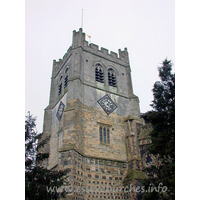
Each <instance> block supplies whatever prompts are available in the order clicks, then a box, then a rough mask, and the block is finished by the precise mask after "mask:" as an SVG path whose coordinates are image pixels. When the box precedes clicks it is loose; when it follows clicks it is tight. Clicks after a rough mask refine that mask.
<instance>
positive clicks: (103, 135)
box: [99, 126, 110, 144]
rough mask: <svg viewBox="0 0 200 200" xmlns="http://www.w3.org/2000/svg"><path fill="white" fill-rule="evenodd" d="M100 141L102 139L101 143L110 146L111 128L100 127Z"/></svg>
mask: <svg viewBox="0 0 200 200" xmlns="http://www.w3.org/2000/svg"><path fill="white" fill-rule="evenodd" d="M99 139H100V143H104V144H106V143H107V144H110V132H109V128H106V127H104V126H100V127H99Z"/></svg>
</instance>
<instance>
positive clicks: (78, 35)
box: [53, 28, 129, 76]
mask: <svg viewBox="0 0 200 200" xmlns="http://www.w3.org/2000/svg"><path fill="white" fill-rule="evenodd" d="M78 47H82V49H83V50H85V51H87V52H90V53H92V54H96V55H97V56H101V57H104V58H106V59H109V60H111V61H113V62H117V63H120V64H122V65H126V66H129V56H128V51H127V48H124V50H123V51H122V50H121V49H118V53H116V52H113V51H110V52H109V50H108V49H106V48H103V47H101V48H99V46H98V45H96V44H93V43H89V42H88V41H86V40H85V33H83V30H82V28H80V29H79V31H77V32H76V31H75V30H74V31H73V38H72V45H71V46H70V47H69V49H68V50H67V52H66V53H65V55H64V56H63V58H62V59H61V58H60V59H59V60H58V61H56V60H53V69H54V70H53V72H54V73H53V75H54V76H55V75H56V74H57V72H58V71H59V70H60V69H61V68H62V66H63V65H64V63H65V62H66V60H68V58H69V57H70V55H71V53H70V52H71V51H72V50H73V49H75V48H78Z"/></svg>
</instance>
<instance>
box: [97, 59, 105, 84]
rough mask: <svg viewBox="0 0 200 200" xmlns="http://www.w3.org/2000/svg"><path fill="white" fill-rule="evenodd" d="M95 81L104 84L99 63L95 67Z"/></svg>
mask: <svg viewBox="0 0 200 200" xmlns="http://www.w3.org/2000/svg"><path fill="white" fill-rule="evenodd" d="M95 81H98V82H101V83H104V72H103V67H102V66H101V64H99V63H98V64H96V66H95Z"/></svg>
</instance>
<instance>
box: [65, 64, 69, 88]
mask: <svg viewBox="0 0 200 200" xmlns="http://www.w3.org/2000/svg"><path fill="white" fill-rule="evenodd" d="M68 71H69V68H68V67H66V69H65V81H64V87H67V84H68V76H69V75H68Z"/></svg>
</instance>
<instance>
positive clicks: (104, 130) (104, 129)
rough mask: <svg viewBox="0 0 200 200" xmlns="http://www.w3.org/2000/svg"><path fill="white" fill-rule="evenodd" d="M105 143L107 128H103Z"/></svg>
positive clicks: (104, 140)
mask: <svg viewBox="0 0 200 200" xmlns="http://www.w3.org/2000/svg"><path fill="white" fill-rule="evenodd" d="M103 142H104V143H106V128H105V127H104V128H103Z"/></svg>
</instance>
